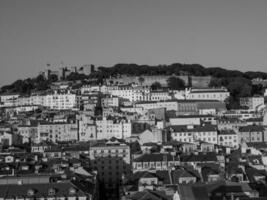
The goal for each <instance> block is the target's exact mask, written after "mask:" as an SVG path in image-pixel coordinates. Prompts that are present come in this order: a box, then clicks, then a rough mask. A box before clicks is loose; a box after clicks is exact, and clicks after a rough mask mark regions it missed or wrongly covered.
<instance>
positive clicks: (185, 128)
mask: <svg viewBox="0 0 267 200" xmlns="http://www.w3.org/2000/svg"><path fill="white" fill-rule="evenodd" d="M167 128H168V129H169V130H173V132H204V131H216V130H217V126H216V125H210V124H205V125H202V126H201V125H194V127H193V128H192V129H188V126H185V125H175V126H169V127H167Z"/></svg>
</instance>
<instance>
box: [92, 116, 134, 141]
mask: <svg viewBox="0 0 267 200" xmlns="http://www.w3.org/2000/svg"><path fill="white" fill-rule="evenodd" d="M96 131H97V139H98V140H99V139H109V138H112V137H116V138H127V137H130V136H131V132H132V124H131V122H130V121H128V120H125V119H119V118H112V117H108V118H105V117H104V118H103V119H100V120H96Z"/></svg>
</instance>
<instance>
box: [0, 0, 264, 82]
mask: <svg viewBox="0 0 267 200" xmlns="http://www.w3.org/2000/svg"><path fill="white" fill-rule="evenodd" d="M166 2H167V3H166ZM265 8H267V2H266V1H264V0H256V1H253V2H252V1H249V0H233V1H230V0H228V1H219V0H202V1H201V2H199V1H196V0H189V1H188V0H187V1H185V0H179V1H172V0H168V1H164V2H162V1H160V0H153V1H152V0H146V1H126V0H115V1H112V2H111V1H103V0H101V1H86V0H79V1H75V4H74V3H73V1H71V0H58V1H52V0H46V1H42V0H24V1H19V0H0V30H1V31H0V68H1V73H0V86H2V85H5V84H11V83H13V82H14V81H15V80H17V79H25V78H28V77H33V76H35V75H37V74H38V72H39V71H42V70H44V69H45V67H46V63H51V64H52V65H54V64H57V65H59V63H60V62H61V61H63V62H64V64H66V65H82V64H94V65H95V66H100V65H103V66H113V65H114V64H117V63H137V64H147V65H159V64H171V63H175V62H179V63H186V64H190V63H198V64H201V65H203V66H205V67H223V68H226V69H236V70H240V71H263V72H267V70H266V65H267V60H266V59H265V52H267V40H266V39H265V35H267V13H266V12H265Z"/></svg>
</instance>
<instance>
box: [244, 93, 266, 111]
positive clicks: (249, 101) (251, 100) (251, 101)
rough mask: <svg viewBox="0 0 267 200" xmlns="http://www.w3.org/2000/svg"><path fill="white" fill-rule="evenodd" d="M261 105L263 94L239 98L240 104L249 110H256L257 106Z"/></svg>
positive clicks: (262, 103)
mask: <svg viewBox="0 0 267 200" xmlns="http://www.w3.org/2000/svg"><path fill="white" fill-rule="evenodd" d="M262 105H264V97H263V96H253V97H243V98H240V106H244V107H247V108H248V109H251V110H257V108H258V107H259V106H262Z"/></svg>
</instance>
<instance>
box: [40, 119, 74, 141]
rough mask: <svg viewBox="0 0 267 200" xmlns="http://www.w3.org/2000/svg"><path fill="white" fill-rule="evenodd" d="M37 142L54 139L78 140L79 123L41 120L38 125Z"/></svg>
mask: <svg viewBox="0 0 267 200" xmlns="http://www.w3.org/2000/svg"><path fill="white" fill-rule="evenodd" d="M37 135H38V139H37V142H38V143H40V142H42V141H52V142H58V141H60V142H62V141H77V140H78V125H77V123H65V122H63V123H51V122H41V123H39V124H38V126H37Z"/></svg>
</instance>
